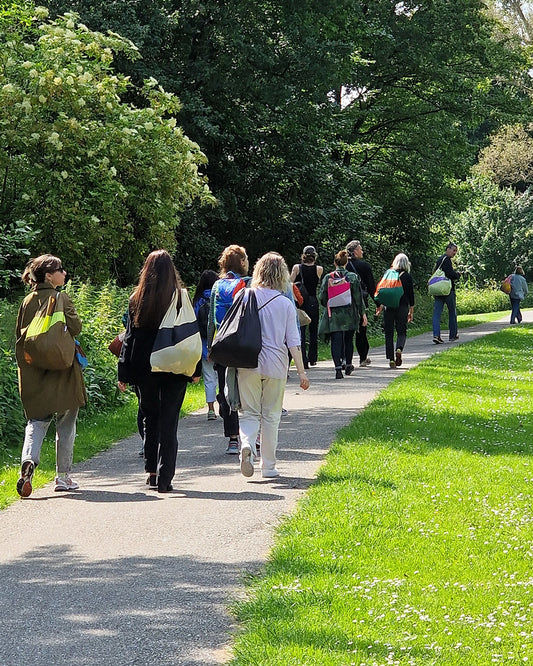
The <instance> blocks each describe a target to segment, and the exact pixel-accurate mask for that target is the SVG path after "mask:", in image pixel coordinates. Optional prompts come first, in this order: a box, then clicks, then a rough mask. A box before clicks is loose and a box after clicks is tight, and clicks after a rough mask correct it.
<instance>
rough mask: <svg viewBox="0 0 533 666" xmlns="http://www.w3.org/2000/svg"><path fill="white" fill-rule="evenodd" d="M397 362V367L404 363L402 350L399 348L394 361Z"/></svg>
mask: <svg viewBox="0 0 533 666" xmlns="http://www.w3.org/2000/svg"><path fill="white" fill-rule="evenodd" d="M394 362H395V363H396V367H397V368H399V367H400V365H401V364H402V350H401V349H397V350H396V359H395V361H394Z"/></svg>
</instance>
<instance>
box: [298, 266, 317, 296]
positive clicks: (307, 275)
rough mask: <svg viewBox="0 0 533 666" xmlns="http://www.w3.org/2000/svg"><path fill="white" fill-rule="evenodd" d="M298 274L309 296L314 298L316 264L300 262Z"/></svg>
mask: <svg viewBox="0 0 533 666" xmlns="http://www.w3.org/2000/svg"><path fill="white" fill-rule="evenodd" d="M300 275H301V276H302V282H303V284H304V287H305V288H306V289H307V293H308V294H309V296H314V297H315V298H316V288H317V286H318V273H317V270H316V264H310V265H309V264H300Z"/></svg>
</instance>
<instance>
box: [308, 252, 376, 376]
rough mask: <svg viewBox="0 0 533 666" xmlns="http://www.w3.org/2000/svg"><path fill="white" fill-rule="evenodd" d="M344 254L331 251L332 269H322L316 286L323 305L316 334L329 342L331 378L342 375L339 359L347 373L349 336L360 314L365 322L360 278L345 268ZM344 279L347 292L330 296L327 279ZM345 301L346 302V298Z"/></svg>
mask: <svg viewBox="0 0 533 666" xmlns="http://www.w3.org/2000/svg"><path fill="white" fill-rule="evenodd" d="M347 263H348V254H347V252H346V250H342V251H341V252H339V253H338V254H336V255H335V270H334V271H333V272H332V273H326V274H325V275H324V278H323V280H322V284H321V286H320V296H319V301H320V303H321V304H322V305H323V306H324V311H323V312H322V317H321V319H320V325H319V327H318V334H319V336H320V338H321V339H322V340H326V339H327V338H328V337H329V338H330V342H331V356H332V358H333V362H334V364H335V379H342V378H343V377H344V375H343V374H342V359H344V361H345V364H346V369H345V372H346V374H347V375H351V374H352V372H353V371H354V369H355V368H354V366H353V365H352V358H353V336H354V333H355V331H356V330H358V329H359V319H360V316H362V317H363V325H364V326H366V325H367V321H366V314H365V305H364V302H363V296H362V293H361V282H360V280H359V276H358V275H357V274H356V273H351V272H349V271H347V270H346V264H347ZM343 279H344V280H345V281H346V282H347V283H349V285H350V288H349V292H348V290H346V292H345V293H344V294H339V295H338V296H337V297H335V298H333V299H331V295H332V294H330V293H329V291H330V280H340V281H342V280H343ZM347 301H349V302H347Z"/></svg>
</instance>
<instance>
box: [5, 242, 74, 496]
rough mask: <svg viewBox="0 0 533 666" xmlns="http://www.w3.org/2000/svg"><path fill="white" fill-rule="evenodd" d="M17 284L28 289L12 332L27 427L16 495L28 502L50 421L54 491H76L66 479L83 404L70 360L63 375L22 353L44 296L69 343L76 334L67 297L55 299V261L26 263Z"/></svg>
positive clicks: (58, 273) (58, 277)
mask: <svg viewBox="0 0 533 666" xmlns="http://www.w3.org/2000/svg"><path fill="white" fill-rule="evenodd" d="M22 281H23V282H25V283H26V284H30V285H32V290H31V291H30V293H29V294H28V296H26V298H25V299H24V301H23V302H22V305H21V306H20V309H19V313H18V318H17V328H16V336H17V343H16V357H17V365H18V378H19V391H20V397H21V400H22V406H23V407H24V413H25V415H26V418H27V419H28V422H27V424H26V430H25V436H24V445H23V448H22V460H21V475H20V479H19V480H18V482H17V492H18V493H19V495H21V496H22V497H28V496H29V495H30V494H31V492H32V477H33V473H34V471H35V467H36V466H37V465H38V464H39V460H40V454H41V447H42V443H43V440H44V437H45V435H46V431H47V430H48V426H49V425H50V422H51V421H52V418H53V417H54V415H55V418H56V485H55V490H76V489H77V488H78V484H77V483H76V482H75V481H74V480H73V479H71V477H70V471H71V467H72V455H73V450H74V438H75V436H76V418H77V415H78V410H79V408H80V407H81V406H82V405H85V403H86V401H87V395H86V392H85V385H84V382H83V376H82V372H81V366H80V364H79V363H78V362H77V361H76V360H75V359H74V362H73V363H72V365H71V366H70V367H69V368H67V369H66V370H45V369H43V368H40V367H37V366H36V365H34V364H29V363H28V362H27V359H26V356H25V353H24V340H25V330H26V328H27V327H28V326H29V324H30V322H31V321H32V319H33V318H34V316H35V314H36V313H37V311H38V310H39V309H40V308H41V306H42V305H43V304H44V303H46V302H47V301H48V299H49V298H50V296H55V297H56V298H57V297H60V298H61V301H62V305H63V310H64V313H65V321H66V326H67V329H68V332H69V333H70V335H71V336H72V337H73V338H74V337H75V336H76V335H78V333H79V332H80V331H81V319H80V318H79V317H78V314H77V312H76V309H75V308H74V305H73V304H72V301H71V300H70V298H69V297H68V295H67V294H65V293H61V295H60V296H59V294H58V292H57V288H58V287H61V286H62V285H63V284H64V283H65V270H64V268H63V266H62V265H61V260H60V259H58V258H57V257H54V256H52V255H50V254H44V255H41V256H40V257H37V258H35V259H31V260H30V261H29V263H28V265H27V266H26V269H25V271H24V273H23V274H22Z"/></svg>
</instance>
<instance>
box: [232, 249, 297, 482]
mask: <svg viewBox="0 0 533 666" xmlns="http://www.w3.org/2000/svg"><path fill="white" fill-rule="evenodd" d="M289 287H290V278H289V270H288V268H287V264H286V263H285V260H284V259H283V257H282V256H280V255H279V254H278V253H277V252H268V253H267V254H265V255H264V256H262V257H261V259H259V261H258V262H257V264H256V265H255V267H254V273H253V276H252V288H251V290H250V292H249V293H251V292H252V291H253V292H254V293H255V297H256V299H257V305H258V306H259V319H260V322H261V337H262V348H261V351H260V353H259V360H258V365H257V368H239V371H238V376H237V377H238V383H239V395H240V400H241V406H242V415H241V419H240V432H241V441H242V450H241V473H242V474H243V475H244V476H247V477H250V476H253V473H254V466H253V457H254V453H257V449H256V441H257V436H258V434H259V432H260V433H261V476H262V477H263V478H267V479H271V478H275V477H277V476H279V472H278V470H277V468H276V449H277V446H278V429H279V421H280V418H281V409H282V407H281V405H282V402H283V393H284V391H285V383H286V381H287V365H288V362H289V354H288V350H290V352H291V354H292V358H293V360H294V363H295V365H296V368H297V370H298V376H299V378H300V387H301V388H302V389H304V390H306V389H308V388H309V380H308V379H307V375H306V373H305V369H304V367H303V360H302V354H301V352H300V345H299V342H300V334H299V331H298V325H297V323H296V312H295V307H294V303H292V302H291V300H290V299H289V298H285V297H284V296H285V295H286V294H287V292H288V290H289ZM289 293H290V292H289ZM247 296H248V294H245V295H244V297H245V298H246V297H247ZM280 296H281V297H283V298H279V297H280Z"/></svg>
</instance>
